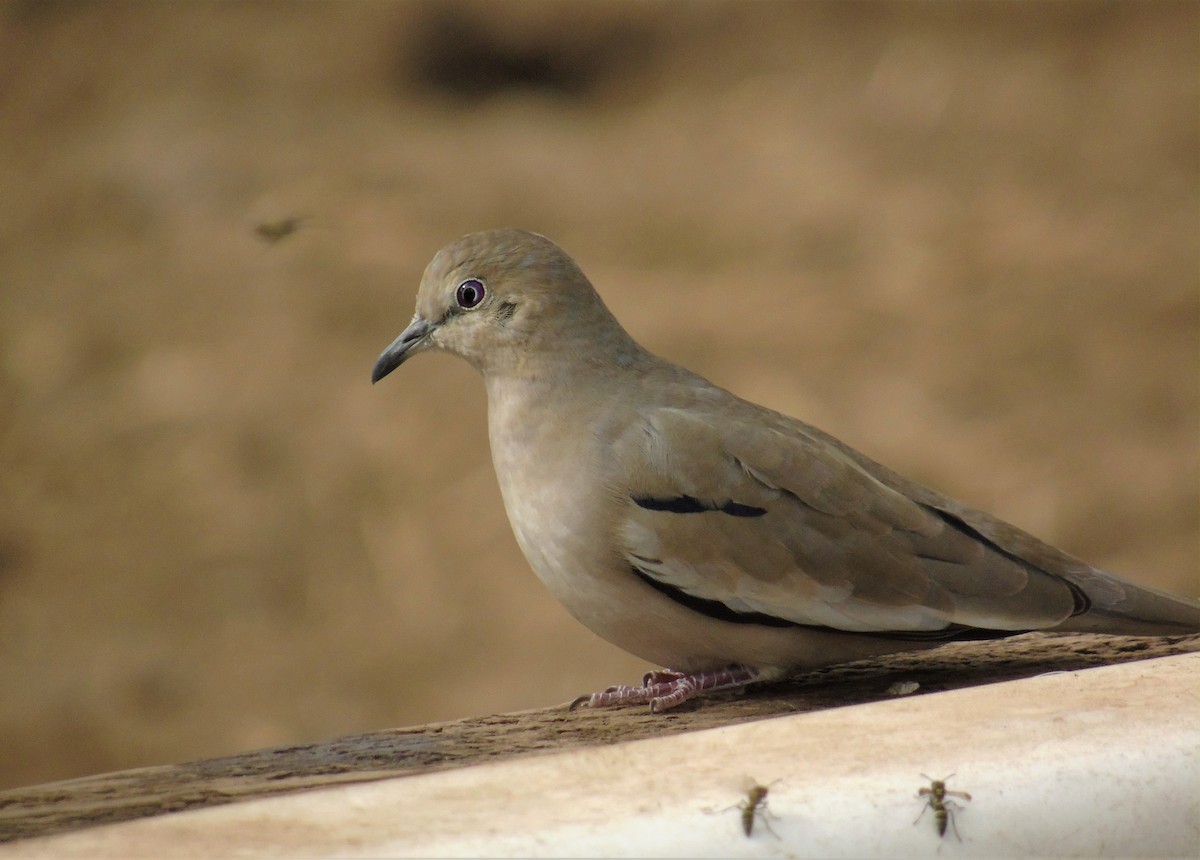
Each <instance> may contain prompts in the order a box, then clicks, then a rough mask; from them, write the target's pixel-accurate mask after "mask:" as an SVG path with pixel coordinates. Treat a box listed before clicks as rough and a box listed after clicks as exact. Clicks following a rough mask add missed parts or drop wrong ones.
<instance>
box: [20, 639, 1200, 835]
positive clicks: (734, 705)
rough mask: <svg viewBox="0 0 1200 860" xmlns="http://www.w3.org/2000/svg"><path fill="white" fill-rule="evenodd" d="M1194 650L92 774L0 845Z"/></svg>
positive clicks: (44, 791)
mask: <svg viewBox="0 0 1200 860" xmlns="http://www.w3.org/2000/svg"><path fill="white" fill-rule="evenodd" d="M1198 650H1200V636H1189V637H1176V638H1156V639H1142V638H1124V637H1108V636H1091V635H1066V636H1055V635H1041V634H1030V635H1025V636H1018V637H1014V638H1012V639H1007V640H1000V641H992V642H982V643H954V644H951V645H946V646H944V647H942V648H939V649H937V650H934V651H925V652H914V653H909V654H897V655H892V656H890V657H887V658H883V659H879V660H871V661H861V662H858V663H852V664H847V665H844V666H838V667H833V668H830V669H826V670H822V671H820V672H815V673H812V674H810V675H807V676H804V677H801V678H796V679H793V680H789V681H785V682H782V683H778V684H772V685H769V686H764V687H761V688H757V689H753V690H752V691H750V692H748V693H746V694H743V695H737V694H731V695H726V696H720V697H713V698H710V699H706V700H700V701H698V702H696V703H694V704H689V705H688V706H685V707H684V708H681V709H679V710H677V711H671V712H668V713H667V714H663V715H652V714H650V713H649V712H648V711H647V710H646V709H645V708H628V709H623V710H608V711H591V710H587V709H581V710H577V711H573V712H569V711H568V710H567V708H566V706H565V705H564V706H562V707H557V708H545V709H541V710H536V711H525V712H520V713H512V714H501V715H497V716H488V717H476V718H471V719H463V720H456V721H453V722H446V723H434V724H430V725H425V726H414V727H411V728H401V729H392V730H388V731H381V732H372V733H370V734H363V735H351V736H348V737H344V738H338V739H336V740H332V741H326V742H321V743H314V744H304V745H298V746H284V747H275V748H271V749H265V750H258V751H255V752H249V753H243V754H241V755H235V756H228V757H225V758H216V759H208V760H206V761H200V762H193V763H189V764H180V765H165V766H160V767H148V768H139V769H136V770H128V771H120V772H117V773H109V774H100V775H97V776H92V777H86V778H83V779H76V780H70V781H66V782H57V783H50V784H46V785H39V786H33V787H29V788H19V789H12V790H9V791H4V792H0V842H4V841H12V840H16V839H23V838H28V837H33V836H45V835H48V834H52V833H61V832H65V831H69V830H77V829H80V828H84V827H88V826H93V825H97V824H106V823H113V822H118V821H128V820H131V819H135V818H143V817H147V816H152V815H163V814H168V813H172V812H177V811H179V810H183V809H194V808H198V807H203V806H214V805H218V804H224V803H232V802H234V801H239V800H246V799H250V798H255V797H265V796H268V795H274V794H281V793H285V792H293V791H301V790H304V789H309V788H315V787H320V786H328V785H334V784H339V783H354V782H368V781H372V780H379V779H387V778H390V777H399V776H411V775H415V774H419V773H428V772H430V771H435V770H443V769H447V768H455V767H465V766H468V765H474V764H482V763H487V762H495V761H501V760H504V759H511V758H514V757H518V756H529V755H536V754H541V753H547V752H556V751H561V750H565V749H571V748H576V747H584V746H596V745H600V744H610V743H613V742H616V741H628V740H637V739H641V738H648V737H658V736H663V735H669V734H675V733H678V732H687V731H695V730H698V729H707V728H715V727H718V726H725V725H730V724H735V723H742V722H749V721H753V720H761V719H767V718H770V717H774V716H779V715H783V714H793V713H799V712H805V711H814V710H820V709H824V708H834V707H842V706H847V705H856V704H862V703H865V702H871V701H876V700H879V699H886V698H888V697H889V696H891V695H896V688H895V687H894V686H893V685H896V684H898V683H903V682H916V683H917V684H919V687H918V688H917V689H916V691H915V692H913V693H912V694H911V695H914V696H920V695H924V694H926V693H932V692H938V691H942V690H949V689H957V688H962V687H970V686H976V685H980V684H987V683H993V682H998V681H1009V680H1016V679H1018V678H1025V677H1031V676H1033V675H1038V674H1042V673H1045V672H1057V671H1073V670H1078V669H1086V668H1089V667H1094V666H1101V665H1108V664H1112V663H1122V662H1129V661H1133V660H1143V659H1148V658H1153V657H1162V656H1168V655H1172V654H1182V653H1188V652H1192V651H1198ZM907 686H911V684H908V685H907Z"/></svg>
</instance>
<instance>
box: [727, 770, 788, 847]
mask: <svg viewBox="0 0 1200 860" xmlns="http://www.w3.org/2000/svg"><path fill="white" fill-rule="evenodd" d="M770 791H771V789H770V788H769V787H768V786H765V785H759V784H758V783H754V784H753V785H752V786H750V788H749V789H747V790H746V799H745V800H743V801H742V802H741V803H739V804H738V805H737V808H738V809H740V810H741V811H742V830H744V831H745V833H746V838H747V839H749V838H750V837H751V836H753V835H754V821H755V819H758V820H759V821H761V822H762V823H763V827H765V828H767V830H770V831H771V835H772V836H774V837H775V838H776V839H778V838H779V834H778V833H776V832H775V829H774V828H773V827H771V822H770V821H768V820H767V819H768V817H773V816H771V810H769V809H767V794H768V793H769V792H770Z"/></svg>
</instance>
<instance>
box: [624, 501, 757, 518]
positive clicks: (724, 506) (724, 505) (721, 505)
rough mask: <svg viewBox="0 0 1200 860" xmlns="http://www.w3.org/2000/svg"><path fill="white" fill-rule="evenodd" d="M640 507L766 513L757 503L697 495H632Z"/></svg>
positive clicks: (747, 514)
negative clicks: (747, 503)
mask: <svg viewBox="0 0 1200 860" xmlns="http://www.w3.org/2000/svg"><path fill="white" fill-rule="evenodd" d="M630 498H631V499H633V503H634V504H635V505H637V506H638V507H639V508H645V509H646V510H648V511H666V512H668V513H672V514H703V513H708V512H710V511H719V512H721V513H723V514H729V515H730V516H731V517H761V516H763V515H764V514H766V512H767V509H766V508H760V507H757V506H755V505H744V504H742V503H741V502H735V501H733V500H732V499H726V500H725V501H722V502H718V501H714V500H711V499H697V498H696V497H695V496H664V497H656V496H630Z"/></svg>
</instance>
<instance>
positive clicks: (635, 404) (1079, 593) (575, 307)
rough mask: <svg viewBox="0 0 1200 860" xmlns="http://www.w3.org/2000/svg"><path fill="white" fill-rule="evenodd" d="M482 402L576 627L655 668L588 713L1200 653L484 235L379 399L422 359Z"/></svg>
mask: <svg viewBox="0 0 1200 860" xmlns="http://www.w3.org/2000/svg"><path fill="white" fill-rule="evenodd" d="M431 350H439V351H443V352H448V353H452V354H455V355H458V356H461V357H462V358H464V359H466V360H467V362H469V363H470V364H471V365H472V366H473V367H474V368H475V369H476V370H477V371H479V373H480V374H481V375H482V376H483V380H484V384H485V386H486V389H487V404H488V436H489V441H490V444H491V452H492V461H493V464H494V466H495V470H496V477H497V480H498V482H499V486H500V491H501V495H502V497H503V500H504V507H505V510H506V512H507V514H508V518H509V521H510V523H511V525H512V529H513V533H514V535H515V537H516V540H517V543H518V545H519V546H520V548H521V551H522V552H523V553H524V555H525V558H526V559H527V560H528V562H529V565H530V567H532V569H533V571H534V573H535V574H536V575H537V576H538V578H539V579H540V580H541V581H542V582H543V583H544V584H545V586H546V587H547V588H548V589H549V590H550V592H551V593H552V594H553V595H554V597H556V598H557V599H558V600H559V601H560V602H561V603H562V604H563V606H564V607H566V609H567V611H568V612H570V613H571V615H573V616H574V617H575V618H576V619H578V620H579V621H580V622H582V623H583V624H584V625H586V626H587V627H589V628H590V629H591V630H592V631H593V632H595V633H596V634H598V635H599V636H601V637H602V638H604V639H606V640H608V641H609V642H611V643H613V644H614V645H617V646H618V647H620V648H623V649H624V650H626V651H629V652H631V653H633V654H635V655H637V656H639V657H641V658H643V659H645V660H647V661H649V662H651V663H653V664H655V665H658V666H662V667H664V668H663V670H662V671H655V672H651V673H649V674H648V675H646V677H645V678H644V679H643V680H642V683H641V684H639V685H618V686H613V687H610V688H608V689H607V690H604V691H602V692H598V693H595V694H592V695H589V696H583V697H580V699H578V700H576V702H575V703H573V705H572V707H575V706H577V705H585V706H591V707H607V706H619V705H631V704H649V705H650V707H651V710H653V711H655V712H660V711H663V710H666V709H667V708H671V707H675V706H677V705H680V704H682V703H683V702H686V701H688V700H690V699H693V698H695V697H697V696H699V695H701V694H706V693H711V692H714V691H717V690H728V689H736V688H742V687H745V686H747V685H750V684H755V683H763V682H768V681H774V680H779V679H782V678H784V677H787V676H790V675H794V674H800V673H803V672H805V671H810V670H813V669H817V668H820V667H824V666H829V665H835V664H839V663H843V662H848V661H852V660H859V659H864V658H868V657H873V656H878V655H882V654H887V653H892V652H897V651H906V650H914V649H924V648H932V647H935V646H937V645H940V644H942V643H945V642H948V641H952V640H962V639H991V638H998V637H1005V636H1011V635H1015V634H1019V633H1026V632H1029V631H1070V632H1095V633H1108V634H1123V635H1142V636H1147V635H1148V636H1158V635H1173V634H1191V633H1195V632H1198V631H1200V602H1198V601H1196V600H1193V599H1189V598H1184V597H1177V596H1173V595H1170V594H1168V593H1166V592H1162V591H1159V590H1156V589H1153V588H1149V587H1145V586H1140V585H1135V584H1133V583H1131V582H1128V581H1125V580H1123V579H1120V578H1118V577H1116V576H1113V575H1111V574H1109V573H1106V572H1104V571H1101V570H1099V569H1097V568H1095V567H1092V566H1090V565H1088V564H1086V563H1084V562H1082V561H1079V560H1077V559H1075V558H1073V557H1071V556H1070V555H1068V554H1066V553H1065V552H1062V551H1060V550H1058V549H1055V548H1054V547H1052V546H1050V545H1048V544H1046V543H1043V542H1042V541H1040V540H1038V539H1037V538H1035V537H1033V536H1032V535H1029V534H1027V533H1026V532H1024V531H1022V530H1021V529H1019V528H1017V527H1015V526H1012V525H1009V524H1008V523H1005V522H1003V521H1001V520H999V519H997V518H996V517H993V516H991V515H989V514H987V513H984V512H983V511H979V510H976V509H974V508H971V507H969V506H967V505H965V504H962V503H961V502H957V501H955V500H953V499H951V498H948V497H946V496H944V495H942V494H941V493H939V492H937V491H935V490H932V489H929V488H927V487H924V486H922V485H920V484H918V483H916V482H914V481H912V480H909V479H908V478H905V477H903V476H901V475H899V474H897V473H895V472H893V471H891V470H890V469H888V468H886V467H885V466H882V465H880V464H879V463H876V462H874V461H873V460H871V459H870V458H868V457H867V456H865V455H863V454H861V453H859V452H858V451H856V450H854V449H853V448H851V447H850V446H848V445H846V444H844V443H842V442H840V441H838V440H837V439H835V438H834V437H833V436H830V435H829V434H827V433H824V432H822V431H821V430H818V429H817V428H815V427H812V426H810V425H808V424H805V423H803V422H801V421H798V420H796V419H793V418H789V417H788V416H786V415H783V414H781V413H779V412H775V411H772V410H771V409H768V408H766V407H763V406H759V405H756V404H754V403H751V402H748V401H746V400H743V399H741V398H739V397H737V396H736V395H734V394H732V393H730V392H728V391H726V390H724V389H722V388H720V387H718V386H716V385H714V384H713V383H711V382H709V381H708V380H706V379H704V378H702V377H700V376H698V375H697V374H695V373H692V372H690V371H688V370H685V369H684V368H682V367H679V366H677V365H675V364H672V363H671V362H669V361H666V360H664V359H662V358H659V357H657V356H655V355H653V354H651V353H650V352H648V351H647V350H645V349H643V348H642V347H641V346H640V345H638V343H637V342H636V341H634V339H633V338H632V337H631V336H630V335H629V334H628V333H627V332H626V331H625V329H624V328H622V327H621V325H620V323H619V322H617V320H616V318H615V317H614V316H613V315H612V313H611V312H610V311H609V310H608V308H607V307H606V306H605V304H604V302H603V301H602V300H601V298H600V296H599V295H598V294H597V292H596V290H595V289H594V288H593V287H592V285H591V283H590V282H589V281H588V279H587V277H585V275H584V274H583V272H582V271H581V270H580V268H579V266H578V265H577V264H576V263H575V261H574V260H573V259H572V258H571V257H570V256H568V254H567V253H566V252H565V251H563V250H562V249H561V248H559V247H558V246H557V245H555V244H554V243H553V242H551V241H550V240H549V239H547V238H545V237H544V236H541V235H539V234H536V233H531V232H525V231H521V230H515V229H501V230H489V231H484V232H478V233H471V234H469V235H467V236H464V237H463V238H461V239H459V240H457V241H455V242H452V243H451V244H449V245H447V246H446V247H444V248H442V249H441V250H440V251H438V252H437V254H436V255H435V256H434V257H433V259H432V261H431V262H430V263H429V265H428V267H427V268H426V269H425V273H424V276H423V277H422V279H421V283H420V287H419V288H418V291H417V299H416V314H415V316H413V318H412V321H411V322H410V323H409V324H408V326H407V328H405V329H404V330H403V332H402V333H401V334H400V336H399V337H397V338H396V340H395V341H394V342H392V344H391V345H390V346H388V347H387V348H386V349H385V350H384V351H383V353H382V355H380V357H379V359H378V361H377V363H376V364H375V367H374V370H373V372H372V374H371V380H372V382H378V381H379V380H381V379H383V378H384V377H385V376H387V375H388V374H389V373H391V372H392V371H394V370H395V369H396V368H398V367H399V366H400V365H401V364H403V363H404V362H405V361H407V360H408V359H410V358H411V357H413V356H414V355H417V354H418V353H421V352H427V351H431Z"/></svg>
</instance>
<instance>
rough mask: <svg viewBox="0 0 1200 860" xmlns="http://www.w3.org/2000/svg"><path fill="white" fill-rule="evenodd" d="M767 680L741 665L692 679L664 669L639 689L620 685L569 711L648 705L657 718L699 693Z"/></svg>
mask: <svg viewBox="0 0 1200 860" xmlns="http://www.w3.org/2000/svg"><path fill="white" fill-rule="evenodd" d="M767 677H768V676H767V675H766V673H764V672H763V671H762V670H760V669H755V668H753V667H752V666H741V665H737V666H727V667H725V668H724V669H711V670H708V671H706V672H696V673H695V674H691V675H688V674H685V673H683V672H673V671H671V670H669V669H664V670H659V671H655V672H649V673H647V674H646V677H644V678H643V679H642V685H641V686H640V687H631V686H629V685H627V684H619V685H617V686H615V687H609V688H608V689H607V690H605V691H603V692H601V693H592V694H591V695H584V696H580V697H579V698H578V699H576V700H575V701H573V702H572V703H571V707H570V710H572V711H573V710H575V709H576V708H579V707H583V706H585V705H586V706H587V707H589V708H610V707H616V706H620V705H644V704H646V703H647V702H648V703H649V704H650V712H651V713H654V714H659V713H662V712H663V711H666V710H669V709H670V708H674V707H677V706H678V705H682V704H683V703H684V702H686V701H688V700H690V699H694V698H696V697H697V696H699V695H700V694H701V693H712V692H715V691H717V690H732V689H740V688H741V687H744V686H746V685H747V684H752V683H754V682H755V681H762V680H766V679H767Z"/></svg>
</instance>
